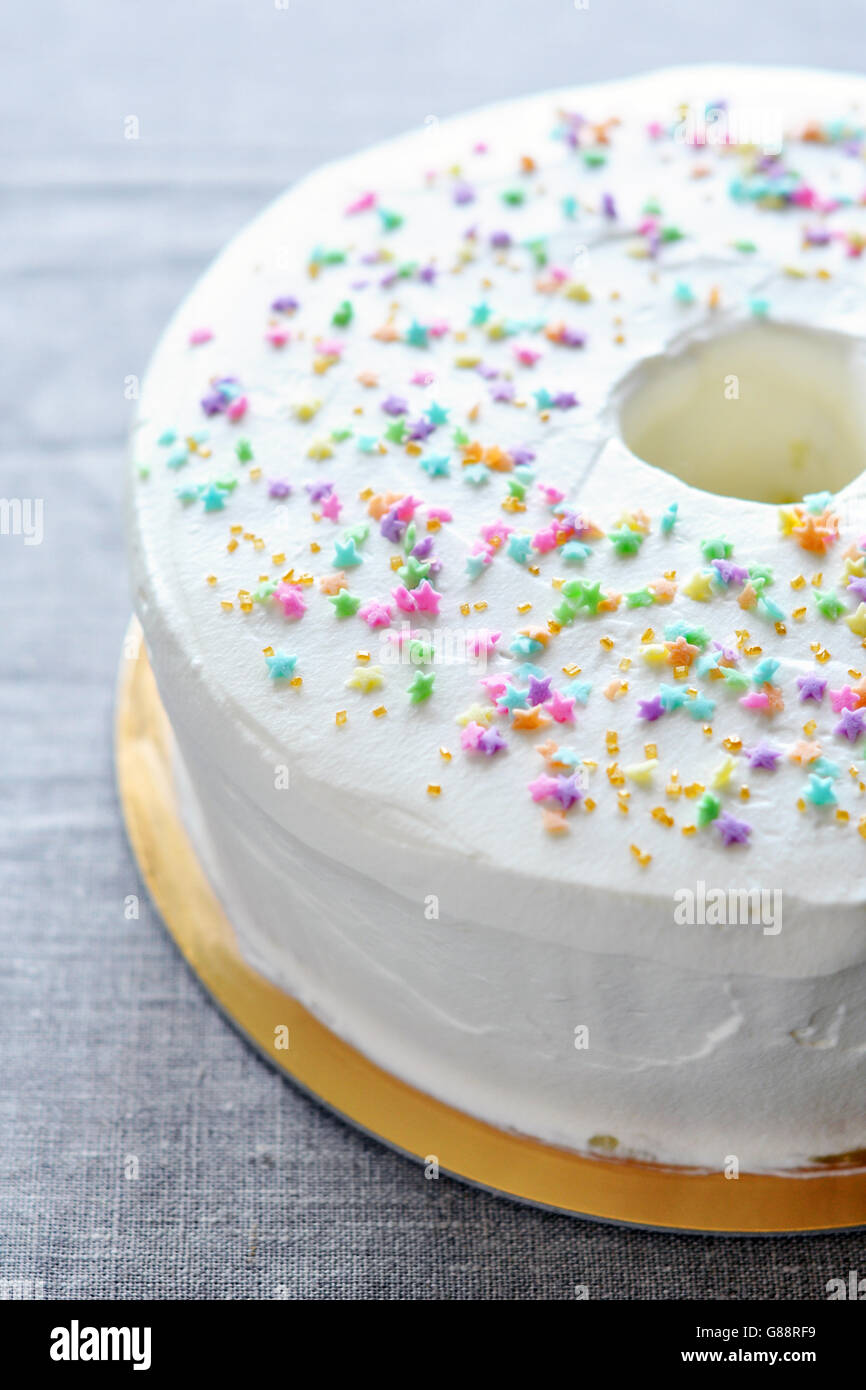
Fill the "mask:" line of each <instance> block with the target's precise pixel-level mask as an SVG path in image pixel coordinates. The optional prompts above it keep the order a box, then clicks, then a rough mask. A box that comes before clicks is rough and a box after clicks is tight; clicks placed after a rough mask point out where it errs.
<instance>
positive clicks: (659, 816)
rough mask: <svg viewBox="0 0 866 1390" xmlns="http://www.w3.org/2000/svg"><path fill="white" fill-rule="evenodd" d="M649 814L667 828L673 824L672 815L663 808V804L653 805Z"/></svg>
mask: <svg viewBox="0 0 866 1390" xmlns="http://www.w3.org/2000/svg"><path fill="white" fill-rule="evenodd" d="M650 814H651V816H652V818H653V820H657V821H660V822H661V824H662V825H666V826H667V827H668V828H669V829H670V827H671V826H672V825H673V824H674V818H673V816H672V815H671V814H670V812H669V811H666V810H665V808H664V806H654V807H653V809H652V811H651V812H650Z"/></svg>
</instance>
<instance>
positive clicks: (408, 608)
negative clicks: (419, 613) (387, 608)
mask: <svg viewBox="0 0 866 1390" xmlns="http://www.w3.org/2000/svg"><path fill="white" fill-rule="evenodd" d="M391 594H392V596H393V599H394V602H395V603H396V605H397V607H398V608H399V609H400V611H401V612H403V613H414V612H415V600H414V598H413V597H412V594H411V593H410V591H409V590H408V589H407V588H406V586H405V584H401V585H400V586H399V587H398V588H396V589H392V590H391Z"/></svg>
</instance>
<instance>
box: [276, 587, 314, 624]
mask: <svg viewBox="0 0 866 1390" xmlns="http://www.w3.org/2000/svg"><path fill="white" fill-rule="evenodd" d="M274 599H275V601H276V602H277V603H279V604H281V605H282V609H283V612H284V613H285V615H286V617H287V618H300V617H302V615H303V614H304V613H306V611H307V605H306V603H305V602H304V599H303V595H302V593H301V590H300V589H299V588H297V587H296V586H295V585H294V584H287V583H286V582H285V580H281V581H280V583H279V584H278V585H277V587H276V588H275V589H274Z"/></svg>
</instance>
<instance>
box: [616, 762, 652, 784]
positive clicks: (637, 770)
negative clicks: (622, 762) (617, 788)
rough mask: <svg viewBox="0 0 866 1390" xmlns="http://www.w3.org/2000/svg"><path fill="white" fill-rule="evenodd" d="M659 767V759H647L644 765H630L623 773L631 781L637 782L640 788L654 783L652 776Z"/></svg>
mask: <svg viewBox="0 0 866 1390" xmlns="http://www.w3.org/2000/svg"><path fill="white" fill-rule="evenodd" d="M657 767H658V758H647V759H646V761H645V762H642V763H630V764H629V766H628V767H626V768H623V771H624V772H625V775H626V777H628V778H629V780H630V781H632V782H637V784H638V786H641V787H646V786H649V784H650V782H651V781H652V775H653V773H654V772H655V770H656V768H657Z"/></svg>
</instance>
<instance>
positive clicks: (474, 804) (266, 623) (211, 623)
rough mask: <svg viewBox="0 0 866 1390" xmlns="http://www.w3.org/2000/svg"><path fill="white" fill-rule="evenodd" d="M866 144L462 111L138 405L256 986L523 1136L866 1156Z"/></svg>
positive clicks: (220, 271) (204, 822)
mask: <svg viewBox="0 0 866 1390" xmlns="http://www.w3.org/2000/svg"><path fill="white" fill-rule="evenodd" d="M864 123H866V82H864V81H863V80H862V79H859V78H855V77H847V76H841V75H839V74H819V73H815V72H806V71H794V70H782V69H769V70H765V69H751V68H743V67H722V68H719V67H712V68H702V67H696V68H691V69H676V70H671V71H666V72H661V73H655V74H651V75H649V76H646V77H639V78H634V79H631V80H628V81H621V82H615V83H608V84H601V85H596V86H591V87H584V88H581V89H579V90H573V91H558V92H552V93H546V94H544V95H542V96H539V97H533V98H529V99H521V100H519V101H515V102H510V103H507V104H504V105H500V106H494V107H490V108H488V109H484V110H480V111H476V112H472V113H470V114H469V115H467V116H463V117H460V118H457V119H454V120H448V121H441V122H440V121H436V120H434V119H433V118H430V119H429V120H428V121H427V122H425V124H424V126H423V128H420V129H418V130H416V131H415V132H412V133H410V134H409V135H407V136H405V137H404V138H401V139H398V140H395V141H392V142H390V143H388V144H385V145H382V146H379V147H377V148H374V149H372V150H368V151H365V152H363V153H361V154H358V155H356V156H354V157H352V158H349V159H347V160H345V161H343V162H339V163H336V164H333V165H330V166H328V167H326V168H324V169H322V170H320V171H319V172H316V173H314V174H313V175H311V176H310V177H308V178H307V179H305V180H304V181H303V182H302V183H300V184H299V185H298V186H297V187H295V188H294V189H292V190H290V191H289V192H288V193H286V194H285V196H283V197H281V198H280V199H278V200H277V202H275V203H274V204H273V205H272V206H271V207H269V208H268V209H267V210H266V211H265V212H264V213H263V214H262V215H261V216H260V217H259V218H258V219H257V220H256V221H254V222H253V223H252V224H251V225H250V226H249V227H248V228H246V229H245V230H244V231H242V232H241V234H240V235H239V236H238V237H237V239H236V240H235V241H233V242H232V243H231V244H230V246H229V247H228V248H227V249H226V250H225V251H224V252H223V254H221V255H220V256H219V258H218V259H217V261H216V262H215V263H214V265H213V266H212V267H211V269H210V270H208V272H207V273H206V274H205V275H204V277H203V278H202V280H201V281H200V282H199V283H198V285H197V286H196V287H195V288H194V289H193V291H192V293H191V294H190V296H189V297H188V299H187V300H186V301H185V303H184V304H183V305H182V306H181V308H180V310H179V311H178V313H177V314H176V316H175V317H174V319H173V321H172V322H171V324H170V325H169V327H168V329H167V331H166V333H165V335H164V337H163V339H162V341H161V343H160V345H159V347H158V349H157V351H156V354H155V356H154V359H153V362H152V365H151V367H150V370H149V372H148V375H147V378H146V380H145V382H144V384H143V387H142V393H141V401H140V407H139V412H138V419H137V422H136V426H135V430H134V434H133V441H132V450H131V473H132V478H131V484H130V493H129V495H130V502H129V536H130V548H131V557H132V575H133V593H134V602H135V608H136V611H137V614H138V616H139V618H140V621H141V625H142V628H143V633H144V639H145V642H146V646H147V652H148V655H149V659H150V662H151V665H152V668H153V671H154V674H155V677H156V680H157V684H158V688H159V692H160V696H161V699H162V701H163V704H164V707H165V710H166V712H167V715H168V718H169V721H170V724H171V728H172V732H173V737H174V740H175V771H176V784H177V796H178V798H179V803H180V805H181V807H182V811H183V816H184V821H185V824H186V826H187V828H188V831H189V834H190V836H191V838H192V842H193V844H194V846H195V849H196V853H197V855H198V856H199V857H200V860H201V862H202V864H203V865H204V867H205V869H206V871H207V874H208V876H209V878H210V880H211V883H212V885H213V887H214V890H215V892H216V893H217V894H218V896H219V899H220V901H221V903H222V904H223V906H224V908H225V911H226V914H227V916H228V918H229V920H230V922H231V923H232V926H233V929H234V931H235V933H236V935H237V941H238V944H239V948H240V951H241V952H242V954H243V956H244V957H245V958H246V959H247V960H248V961H249V962H250V963H251V964H252V965H253V966H255V967H256V969H258V970H259V971H260V972H261V973H262V974H264V975H265V976H266V977H268V978H269V979H270V980H272V981H274V982H276V983H277V984H278V985H279V986H281V987H282V988H283V989H285V990H286V991H287V992H288V993H290V994H291V995H292V996H293V997H296V998H298V999H299V1000H300V1001H301V1002H302V1003H303V1004H304V1005H305V1006H306V1007H307V1008H308V1009H309V1010H310V1011H311V1012H312V1013H313V1014H314V1015H315V1016H316V1017H317V1018H319V1019H320V1020H321V1021H322V1022H323V1023H324V1024H325V1025H327V1027H329V1028H330V1029H331V1030H333V1031H334V1032H335V1033H336V1034H337V1035H338V1036H339V1037H340V1038H342V1039H344V1040H345V1041H347V1042H348V1043H350V1044H352V1045H353V1046H355V1047H356V1048H358V1049H359V1050H360V1051H361V1052H363V1053H364V1054H365V1055H367V1056H368V1057H369V1058H371V1059H372V1060H373V1061H374V1062H376V1063H377V1064H379V1065H381V1066H382V1067H384V1068H386V1069H387V1070H388V1071H390V1072H392V1073H394V1074H396V1075H398V1076H399V1077H401V1078H403V1079H404V1080H406V1081H407V1082H409V1083H410V1084H411V1085H413V1086H414V1087H416V1088H418V1089H419V1090H420V1091H422V1092H426V1093H428V1094H430V1095H432V1096H434V1097H436V1098H437V1099H438V1100H440V1101H444V1102H446V1103H448V1104H450V1105H451V1106H453V1107H456V1108H458V1109H460V1110H463V1111H465V1112H468V1113H469V1114H471V1115H473V1116H476V1117H478V1118H479V1119H481V1120H483V1121H486V1122H488V1123H490V1124H491V1125H494V1126H497V1127H499V1128H501V1129H506V1130H510V1131H516V1132H518V1133H520V1134H524V1135H529V1136H532V1137H534V1138H536V1139H538V1140H540V1141H542V1142H544V1143H546V1144H550V1145H556V1146H561V1147H563V1148H566V1149H570V1150H575V1151H578V1152H582V1153H589V1154H593V1153H596V1154H604V1155H615V1156H621V1157H629V1158H633V1159H639V1160H646V1161H651V1162H658V1163H665V1164H676V1165H684V1166H698V1167H704V1168H710V1169H717V1170H720V1171H721V1170H723V1169H724V1168H725V1165H726V1164H727V1163H729V1162H730V1160H731V1158H732V1157H733V1158H735V1159H736V1161H737V1163H738V1164H739V1165H740V1167H741V1168H742V1169H743V1170H754V1171H758V1170H792V1169H797V1168H800V1167H808V1166H814V1165H816V1164H822V1163H828V1162H833V1161H839V1160H840V1156H845V1155H851V1154H852V1153H856V1151H859V1150H862V1149H863V1148H864V1146H866V1117H864V1104H863V1098H864V1091H866V1087H864V1081H866V1009H864V1002H866V918H864V903H866V795H864V792H866V651H864V646H866V480H864V474H863V470H864V466H866V389H864V382H866V367H864V356H863V347H864V335H866V258H864V256H863V254H862V252H863V248H864V246H866V192H864V190H866V166H864V154H866V134H864Z"/></svg>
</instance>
